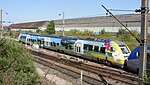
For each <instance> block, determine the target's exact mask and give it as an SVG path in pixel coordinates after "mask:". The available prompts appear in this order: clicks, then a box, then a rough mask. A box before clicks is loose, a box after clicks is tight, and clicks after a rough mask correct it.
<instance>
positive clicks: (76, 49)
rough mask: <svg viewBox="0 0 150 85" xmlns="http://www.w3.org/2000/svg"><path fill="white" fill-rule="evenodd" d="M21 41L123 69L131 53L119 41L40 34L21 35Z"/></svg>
mask: <svg viewBox="0 0 150 85" xmlns="http://www.w3.org/2000/svg"><path fill="white" fill-rule="evenodd" d="M19 39H20V40H21V41H24V42H26V43H30V45H32V44H38V45H39V47H41V46H42V47H43V48H46V49H55V50H59V51H61V52H64V53H69V54H74V55H77V56H78V57H80V58H83V59H87V60H91V61H96V62H99V63H100V62H102V63H103V62H109V63H111V64H112V65H115V66H120V67H123V66H124V63H125V61H126V59H127V58H128V56H129V55H130V53H131V51H130V49H129V48H128V46H127V45H126V44H124V43H123V42H121V41H117V40H109V39H92V38H74V37H65V36H64V37H63V36H49V35H40V34H28V33H21V34H20V36H19Z"/></svg>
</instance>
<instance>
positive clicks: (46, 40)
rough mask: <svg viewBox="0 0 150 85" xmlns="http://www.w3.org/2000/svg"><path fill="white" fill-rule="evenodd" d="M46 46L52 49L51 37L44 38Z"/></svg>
mask: <svg viewBox="0 0 150 85" xmlns="http://www.w3.org/2000/svg"><path fill="white" fill-rule="evenodd" d="M44 46H48V47H50V38H49V37H45V38H44Z"/></svg>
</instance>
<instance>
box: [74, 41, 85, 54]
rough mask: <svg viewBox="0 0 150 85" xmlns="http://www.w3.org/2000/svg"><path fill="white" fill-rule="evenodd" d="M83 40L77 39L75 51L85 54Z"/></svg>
mask: <svg viewBox="0 0 150 85" xmlns="http://www.w3.org/2000/svg"><path fill="white" fill-rule="evenodd" d="M83 45H84V42H83V40H77V41H76V42H75V44H74V52H76V53H80V54H83Z"/></svg>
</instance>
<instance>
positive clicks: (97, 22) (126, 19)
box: [9, 14, 150, 33]
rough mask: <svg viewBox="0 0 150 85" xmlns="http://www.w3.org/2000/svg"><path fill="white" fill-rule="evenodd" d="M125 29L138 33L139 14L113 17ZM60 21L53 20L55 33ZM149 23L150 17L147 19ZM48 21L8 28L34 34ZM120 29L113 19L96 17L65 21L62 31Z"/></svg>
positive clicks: (60, 29) (59, 27)
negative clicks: (28, 31)
mask: <svg viewBox="0 0 150 85" xmlns="http://www.w3.org/2000/svg"><path fill="white" fill-rule="evenodd" d="M115 16H116V17H117V18H118V19H119V20H120V21H121V22H122V23H123V24H124V25H125V26H126V27H128V28H129V29H130V30H136V31H138V32H139V33H140V30H141V15H140V14H123V15H115ZM62 22H63V21H62V19H61V20H54V23H55V31H62V30H63V28H62V27H63V24H62ZM148 22H150V17H149V19H148ZM47 25H48V21H39V22H27V23H18V24H12V25H10V26H9V28H10V29H11V30H31V31H33V32H35V31H36V30H37V29H40V30H45V29H46V28H47ZM148 26H149V28H148V32H149V33H150V24H148ZM120 28H123V29H124V27H123V26H121V25H120V24H119V23H118V22H117V21H116V20H115V19H114V18H113V17H111V16H97V17H84V18H73V19H65V28H64V31H70V30H71V29H77V30H80V31H84V30H86V29H87V30H90V31H93V32H95V33H98V32H101V30H102V29H105V31H106V32H114V33H116V32H118V30H119V29H120Z"/></svg>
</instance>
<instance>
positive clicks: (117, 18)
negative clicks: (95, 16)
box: [101, 5, 141, 43]
mask: <svg viewBox="0 0 150 85" xmlns="http://www.w3.org/2000/svg"><path fill="white" fill-rule="evenodd" d="M101 6H102V7H103V8H104V9H105V10H106V11H107V12H108V13H109V14H110V15H111V16H112V17H113V18H114V19H116V20H117V21H118V22H119V23H120V24H121V25H122V26H123V27H124V28H125V29H126V30H128V32H129V33H130V34H131V35H132V36H133V37H134V38H135V39H136V40H137V41H138V42H139V43H141V41H140V40H139V39H138V38H137V37H136V36H135V35H134V34H133V33H132V32H131V31H130V30H129V29H128V28H127V27H126V26H125V25H124V24H123V23H122V22H121V21H120V20H119V19H118V18H116V17H115V16H114V15H113V14H112V13H111V12H110V11H109V10H108V9H107V8H106V7H105V6H104V5H101Z"/></svg>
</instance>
